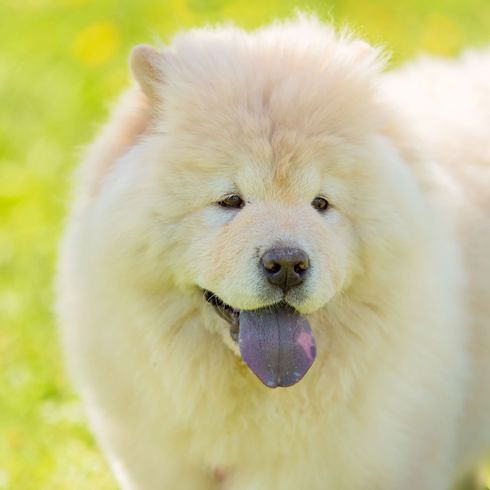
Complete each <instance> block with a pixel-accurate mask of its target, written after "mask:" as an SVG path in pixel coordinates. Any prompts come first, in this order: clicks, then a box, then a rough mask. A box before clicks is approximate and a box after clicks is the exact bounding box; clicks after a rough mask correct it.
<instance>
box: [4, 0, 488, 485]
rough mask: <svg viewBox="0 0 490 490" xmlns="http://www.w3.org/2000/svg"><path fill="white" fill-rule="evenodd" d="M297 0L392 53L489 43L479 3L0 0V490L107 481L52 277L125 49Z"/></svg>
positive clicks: (248, 21) (247, 21) (121, 72)
mask: <svg viewBox="0 0 490 490" xmlns="http://www.w3.org/2000/svg"><path fill="white" fill-rule="evenodd" d="M296 7H300V8H301V7H302V8H307V9H313V10H316V11H317V12H318V13H319V15H320V16H321V17H323V18H324V19H330V20H332V21H334V22H335V23H336V24H339V25H340V24H343V23H345V22H347V23H348V24H349V25H351V26H352V27H353V28H355V29H356V30H357V31H358V32H359V33H361V34H362V35H364V36H366V37H367V38H368V39H369V40H370V41H372V42H374V43H376V44H380V43H383V44H385V45H386V46H387V48H388V49H389V50H390V51H391V52H393V53H394V56H393V62H394V63H397V62H399V61H400V60H403V59H406V58H408V57H410V56H412V55H414V54H416V53H418V52H422V51H429V52H432V53H437V54H441V55H454V54H456V53H457V52H458V51H459V50H460V49H461V48H463V47H465V46H474V45H482V44H485V43H488V41H490V2H489V1H488V0H465V1H463V0H432V1H427V0H398V1H394V0H371V1H369V2H368V1H365V0H343V1H341V0H332V1H331V2H329V3H326V1H325V0H322V1H317V2H315V1H301V2H300V1H296V2H295V1H291V0H139V1H129V0H120V1H116V0H97V1H95V0H22V1H18V0H0V41H1V42H0V489H5V488H8V489H14V490H31V489H32V490H33V489H36V490H39V489H49V490H57V489H69V490H77V489H101V490H103V489H114V488H116V487H115V484H114V482H113V480H112V477H111V476H110V473H109V471H108V469H107V466H106V463H105V462H104V461H103V459H102V458H101V456H100V454H99V452H98V450H97V448H96V446H95V444H94V441H93V439H92V437H91V436H90V435H89V433H88V431H87V430H86V428H85V424H84V418H83V413H82V411H81V408H80V406H79V403H78V400H77V397H76V396H75V395H74V394H73V392H72V391H71V389H70V387H69V383H68V381H67V379H66V375H65V373H64V371H63V366H62V361H61V356H60V349H59V345H58V341H57V333H56V326H55V322H54V318H53V314H52V301H53V288H52V282H53V274H54V263H55V259H56V248H57V242H58V239H59V236H60V232H61V229H62V223H63V216H64V214H65V211H66V202H67V200H68V196H69V188H70V175H71V173H72V170H73V168H74V167H75V165H76V162H77V155H78V154H79V149H80V147H81V146H83V145H84V144H86V143H87V142H88V141H90V139H91V137H92V136H93V134H94V131H95V128H96V127H97V125H98V124H99V123H100V122H102V121H103V120H104V117H105V115H106V112H107V105H108V102H109V101H111V100H112V99H114V97H115V95H116V94H117V93H118V92H119V91H120V90H121V89H123V88H124V86H125V85H126V84H127V82H128V76H127V68H126V58H127V53H128V51H129V49H130V47H131V46H132V45H133V44H135V43H138V42H142V41H143V42H144V41H146V42H151V41H152V40H153V39H155V37H156V36H159V37H162V38H163V39H168V38H169V37H170V36H171V35H172V33H174V32H175V31H176V30H178V29H181V28H185V27H189V26H194V25H198V24H202V23H204V22H215V21H222V20H226V19H234V20H235V21H236V22H237V23H238V24H240V25H242V26H244V27H247V28H252V27H255V26H258V25H260V24H263V23H265V22H267V21H269V20H271V19H272V18H274V17H276V16H286V15H288V14H290V13H291V12H293V11H294V9H295V8H296Z"/></svg>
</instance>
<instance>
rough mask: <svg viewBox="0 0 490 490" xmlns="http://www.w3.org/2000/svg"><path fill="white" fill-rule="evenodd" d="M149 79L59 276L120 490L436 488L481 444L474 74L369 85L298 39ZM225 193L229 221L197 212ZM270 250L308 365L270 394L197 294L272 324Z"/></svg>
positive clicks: (233, 42)
mask: <svg viewBox="0 0 490 490" xmlns="http://www.w3.org/2000/svg"><path fill="white" fill-rule="evenodd" d="M145 56H146V55H145ZM153 58H154V59H150V60H148V59H147V58H141V59H139V60H136V62H134V63H133V70H135V73H136V78H138V76H139V79H140V83H141V86H142V88H143V91H144V93H145V94H146V95H144V94H143V92H142V91H140V89H139V88H135V89H133V90H131V91H130V92H128V93H127V94H126V95H125V96H124V97H123V99H122V100H121V102H120V104H119V106H118V108H117V109H116V111H115V112H114V114H113V116H112V118H111V121H110V123H109V124H108V126H107V127H106V128H105V129H104V131H103V132H102V134H101V135H100V137H99V138H98V139H97V140H96V142H95V143H94V145H93V146H92V147H91V149H90V150H89V152H88V156H87V158H86V160H85V162H84V163H83V165H82V170H81V173H80V174H79V178H80V184H79V187H78V197H77V200H76V203H75V206H74V209H73V212H72V215H71V218H70V221H69V225H68V229H67V232H66V235H65V239H64V242H63V246H62V254H61V260H60V274H59V312H60V319H61V323H62V326H63V339H64V345H65V348H66V353H67V358H68V361H69V365H70V368H71V371H72V373H73V377H74V380H75V382H76V385H77V387H78V389H79V390H80V392H81V394H82V397H83V400H84V403H85V405H86V408H87V410H88V414H89V417H90V422H91V425H92V427H93V430H94V432H95V434H96V436H97V438H98V441H99V443H100V445H101V447H102V448H103V450H104V452H105V453H106V455H107V457H108V458H109V460H110V463H111V465H112V467H113V469H114V472H115V474H116V476H117V479H118V481H119V483H120V485H121V487H122V488H124V489H126V490H129V489H132V490H136V489H138V490H157V489H172V490H174V489H175V490H188V489H199V490H201V489H202V490H206V489H218V488H221V489H226V490H279V489H281V490H284V489H294V490H300V489H305V490H316V489H318V490H320V489H322V490H323V489H332V490H356V489H358V490H361V489H362V490H366V489H369V490H374V489H379V490H395V489H396V490H413V489H417V490H447V489H448V488H450V486H451V485H452V484H453V482H454V481H455V480H456V479H457V478H459V477H460V476H462V475H463V474H464V473H465V472H467V471H469V470H470V469H471V468H472V467H473V466H474V465H475V463H476V462H477V460H478V459H479V458H481V457H482V456H483V454H484V452H485V450H486V449H488V447H489V442H490V415H489V414H490V389H489V386H490V323H489V322H490V301H489V300H490V297H489V294H490V254H489V246H490V220H489V217H488V216H489V212H490V151H489V148H490V142H489V139H490V82H489V81H490V54H489V53H482V52H480V53H473V54H468V55H465V57H463V58H462V59H460V60H458V61H454V62H450V61H437V60H432V59H428V60H421V61H418V62H416V63H415V64H413V65H410V66H408V67H406V68H402V69H399V70H397V71H395V72H394V73H390V74H381V73H380V71H381V63H380V62H379V61H377V60H378V53H377V52H376V50H375V49H373V48H369V47H368V46H367V45H366V44H365V43H363V42H361V41H355V40H351V39H349V37H348V36H337V35H335V33H334V32H333V30H332V29H331V28H329V27H327V26H324V25H322V24H321V23H319V22H318V21H316V20H315V19H305V18H300V19H298V20H296V21H292V22H289V23H284V24H274V25H272V26H270V27H267V28H264V29H261V30H259V31H256V32H254V33H251V34H248V33H245V32H243V31H241V30H239V29H236V28H234V27H227V28H218V29H215V30H211V29H203V30H195V31H191V32H189V33H185V34H181V35H179V36H177V37H176V38H175V40H174V42H173V45H172V47H171V48H170V49H168V50H166V51H164V52H163V54H161V56H159V57H157V58H158V60H157V61H155V59H156V58H155V57H153ZM155 63H157V65H155ZM142 74H143V75H145V74H146V75H147V78H145V77H144V76H143V75H142ZM157 75H158V76H157ZM236 187H238V189H239V190H240V192H241V193H242V194H243V195H244V198H245V199H246V201H247V205H246V206H245V207H244V208H243V209H242V210H241V211H239V212H232V214H230V212H228V211H224V210H222V209H219V208H218V207H217V206H216V205H215V204H213V203H214V202H216V201H218V200H219V199H220V198H221V197H222V196H223V195H224V194H226V193H228V192H230V191H233V190H234V189H235V188H236ZM318 194H321V195H325V196H327V197H328V198H329V199H330V201H331V204H332V207H331V209H330V210H329V211H328V212H327V213H326V214H325V215H324V216H321V215H320V214H318V213H317V212H316V211H315V210H314V209H312V208H311V206H310V202H311V200H312V199H313V198H314V197H315V196H316V195H318ZM278 241H280V242H287V243H294V244H299V245H300V246H301V247H302V248H304V249H305V250H306V251H307V252H308V253H309V255H310V257H311V261H312V264H313V269H312V273H311V278H310V279H309V280H308V283H307V284H306V285H305V288H304V289H303V294H302V295H299V294H297V295H296V296H295V295H294V294H291V296H290V297H289V298H288V300H289V301H290V302H291V304H293V305H294V306H295V307H296V308H297V309H298V311H300V312H301V313H303V314H307V315H308V318H309V321H310V323H311V325H312V328H313V331H314V333H315V337H316V340H317V345H318V357H317V360H316V362H315V363H314V365H313V367H312V369H311V370H310V372H309V373H308V374H307V375H306V376H305V378H304V379H303V380H302V381H301V382H299V383H298V384H297V385H295V386H293V387H290V388H288V389H276V390H270V389H268V388H266V387H264V386H263V385H261V384H260V382H259V381H258V380H257V378H256V377H255V376H254V375H253V374H252V373H251V371H250V370H249V369H247V367H246V366H245V365H244V364H243V362H242V361H241V359H240V357H239V355H237V354H238V353H237V349H236V347H235V345H234V344H233V342H232V341H231V340H230V338H229V334H228V326H227V324H226V323H225V322H224V321H223V320H221V319H220V318H219V317H218V316H217V315H216V314H215V312H214V311H213V310H212V308H211V307H210V305H208V304H206V303H205V302H204V301H203V299H202V295H201V293H200V290H199V288H198V287H197V286H199V287H203V288H206V289H210V290H212V291H214V292H215V293H216V294H218V295H219V296H221V297H222V298H223V299H224V300H225V301H226V302H227V303H229V304H232V305H233V306H235V307H239V308H258V307H261V306H264V304H266V303H267V304H270V303H271V302H274V301H277V300H278V298H277V297H274V296H273V293H270V294H271V296H269V299H268V300H267V301H266V300H264V299H263V298H262V296H261V295H260V291H261V290H262V289H263V284H261V280H262V279H261V277H260V275H259V274H258V273H257V270H258V269H257V266H256V261H257V254H259V253H260V252H261V251H263V250H265V249H266V248H267V247H269V246H271V245H272V244H274V243H276V242H278ZM261 288H262V289H261ZM293 291H294V290H293ZM295 294H296V293H295Z"/></svg>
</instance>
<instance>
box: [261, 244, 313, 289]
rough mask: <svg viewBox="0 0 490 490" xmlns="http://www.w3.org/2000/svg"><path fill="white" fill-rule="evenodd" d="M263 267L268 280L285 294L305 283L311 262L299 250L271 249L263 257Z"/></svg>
mask: <svg viewBox="0 0 490 490" xmlns="http://www.w3.org/2000/svg"><path fill="white" fill-rule="evenodd" d="M261 262H262V267H263V269H264V273H265V275H266V277H267V280H268V281H269V282H270V283H271V284H273V285H274V286H279V287H280V288H281V289H282V290H283V291H284V292H287V291H289V290H290V289H291V288H293V287H294V286H298V284H301V283H302V282H303V279H304V276H305V273H306V271H307V270H308V267H309V266H310V261H309V259H308V255H306V253H305V252H303V250H300V249H299V248H288V247H285V248H282V247H281V248H271V249H270V250H267V252H265V254H264V255H262V259H261Z"/></svg>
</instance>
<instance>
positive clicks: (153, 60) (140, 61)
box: [129, 44, 165, 99]
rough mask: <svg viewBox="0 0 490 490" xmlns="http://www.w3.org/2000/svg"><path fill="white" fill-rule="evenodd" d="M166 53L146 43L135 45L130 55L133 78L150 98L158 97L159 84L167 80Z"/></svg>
mask: <svg viewBox="0 0 490 490" xmlns="http://www.w3.org/2000/svg"><path fill="white" fill-rule="evenodd" d="M163 58H164V54H163V53H162V52H160V51H157V50H156V49H155V48H152V47H151V46H148V45H146V44H140V45H138V46H135V47H134V48H133V50H132V51H131V54H130V56H129V66H130V68H131V72H132V74H133V78H134V79H135V80H136V81H137V82H138V84H139V85H140V87H141V89H142V90H143V92H144V93H145V94H146V95H147V97H148V98H149V99H156V98H158V86H159V85H161V84H163V83H164V81H165V77H164V73H163Z"/></svg>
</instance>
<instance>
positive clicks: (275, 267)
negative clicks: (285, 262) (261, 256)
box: [264, 262, 281, 274]
mask: <svg viewBox="0 0 490 490" xmlns="http://www.w3.org/2000/svg"><path fill="white" fill-rule="evenodd" d="M264 268H265V269H266V270H267V271H268V272H272V273H273V274H274V273H276V272H279V271H280V270H281V265H280V264H278V263H277V262H265V263H264Z"/></svg>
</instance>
